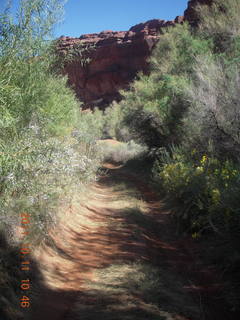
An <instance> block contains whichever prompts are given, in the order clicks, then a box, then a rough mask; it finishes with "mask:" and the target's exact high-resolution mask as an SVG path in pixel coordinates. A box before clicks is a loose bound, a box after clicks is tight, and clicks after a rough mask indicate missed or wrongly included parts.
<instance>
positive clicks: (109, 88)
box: [57, 0, 214, 108]
mask: <svg viewBox="0 0 240 320" xmlns="http://www.w3.org/2000/svg"><path fill="white" fill-rule="evenodd" d="M213 1H214V0H191V1H189V2H188V8H187V10H186V11H185V13H184V17H182V16H178V17H176V19H175V20H173V21H164V20H158V19H155V20H150V21H147V22H145V23H140V24H137V25H135V26H133V27H132V28H130V30H129V31H119V32H116V31H111V30H107V31H102V32H100V33H93V34H85V35H82V36H80V37H79V38H70V37H61V38H59V40H58V41H57V43H58V53H59V55H60V56H61V57H63V59H64V61H65V62H64V64H63V69H62V70H63V73H64V74H67V75H68V81H69V84H70V85H71V86H72V87H73V88H74V90H75V92H76V95H77V97H78V98H79V99H80V100H81V101H83V103H84V104H83V108H93V107H94V106H98V107H100V108H105V106H107V105H108V104H110V103H111V102H112V101H113V100H119V99H120V94H119V90H120V89H126V88H128V87H129V84H130V83H131V81H132V80H133V79H134V78H135V77H136V75H137V73H138V72H139V71H143V72H144V73H146V72H147V71H148V69H149V64H148V57H149V56H150V54H151V52H152V49H153V48H154V46H155V45H156V43H157V42H158V40H159V39H160V37H161V33H162V30H163V29H164V28H166V27H170V26H174V25H175V24H177V23H182V22H183V21H184V20H187V21H188V22H189V23H190V24H191V25H192V26H195V25H196V24H197V15H196V10H195V8H196V5H197V4H198V3H200V4H209V5H210V4H211V3H212V2H213ZM81 48H82V49H84V48H85V51H83V53H82V54H81V52H82V51H81ZM86 48H88V49H87V50H86ZM69 57H70V59H69ZM79 58H80V59H79ZM82 58H84V59H86V61H89V62H88V63H84V64H83V63H82V61H84V60H82Z"/></svg>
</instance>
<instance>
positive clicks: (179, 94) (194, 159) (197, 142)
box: [115, 0, 240, 310]
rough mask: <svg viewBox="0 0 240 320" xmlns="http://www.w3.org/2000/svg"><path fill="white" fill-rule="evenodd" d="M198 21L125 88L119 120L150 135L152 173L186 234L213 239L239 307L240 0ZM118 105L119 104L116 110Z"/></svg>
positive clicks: (168, 38) (175, 31) (169, 36)
mask: <svg viewBox="0 0 240 320" xmlns="http://www.w3.org/2000/svg"><path fill="white" fill-rule="evenodd" d="M196 12H197V15H198V18H199V25H198V27H196V28H194V29H192V28H191V27H190V26H189V25H188V24H187V23H184V24H182V25H178V26H176V27H174V28H170V29H169V30H168V31H166V32H165V33H164V35H163V36H162V37H161V40H160V41H159V43H158V45H157V47H156V49H155V51H154V53H153V55H152V57H151V59H150V63H151V66H152V69H151V74H150V75H149V76H146V75H143V74H140V75H139V77H138V79H137V80H136V81H135V82H134V83H133V84H132V87H131V90H129V91H125V92H122V96H123V100H122V101H121V102H120V104H119V106H117V107H118V108H119V110H121V114H122V117H119V119H120V123H118V127H121V130H122V131H124V130H125V132H128V135H129V136H130V139H135V140H136V141H144V142H145V143H146V144H147V145H148V147H149V148H150V150H151V152H150V153H151V157H153V159H154V161H153V166H152V179H153V181H154V182H155V184H156V186H157V188H158V189H159V192H160V193H161V194H164V195H165V197H166V201H168V202H169V201H170V203H172V207H173V212H174V214H173V217H174V219H175V221H176V222H177V225H178V230H179V234H183V233H186V232H188V233H190V234H192V237H193V238H195V239H198V240H199V241H204V240H205V241H206V243H207V241H209V243H213V246H214V250H212V251H211V253H209V255H212V260H213V261H214V263H216V264H218V265H219V266H220V268H222V271H223V273H224V275H225V276H226V278H227V279H228V280H229V279H230V280H229V287H230V291H229V293H228V294H226V299H227V301H228V303H229V305H230V306H231V308H232V310H235V309H237V308H239V304H238V302H237V296H239V284H240V283H239V272H238V271H237V270H238V269H239V263H240V250H239V245H238V244H239V235H240V220H239V217H240V216H239V213H240V211H239V210H240V206H239V204H240V203H239V192H240V166H239V147H240V140H239V110H240V109H239V63H240V60H239V39H240V38H239V37H240V34H239V28H238V25H239V21H238V16H239V14H240V4H239V2H238V1H231V0H229V1H222V0H217V1H214V4H213V5H212V6H200V5H199V6H197V7H196ZM115 112H116V111H115Z"/></svg>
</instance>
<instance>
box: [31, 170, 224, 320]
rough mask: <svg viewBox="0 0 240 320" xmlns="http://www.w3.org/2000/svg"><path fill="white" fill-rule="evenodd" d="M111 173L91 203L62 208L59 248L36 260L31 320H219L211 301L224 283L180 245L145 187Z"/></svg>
mask: <svg viewBox="0 0 240 320" xmlns="http://www.w3.org/2000/svg"><path fill="white" fill-rule="evenodd" d="M107 168H108V169H109V174H108V175H106V176H104V177H102V178H101V179H100V181H99V182H98V183H96V184H95V185H93V186H92V187H91V189H89V190H88V195H87V196H85V199H83V198H81V200H79V201H78V199H77V198H76V200H75V202H74V204H73V205H72V206H71V207H70V208H63V215H62V220H61V221H60V224H59V226H58V227H57V229H56V230H53V231H52V233H51V236H52V239H53V241H54V243H55V248H53V246H52V245H50V244H49V245H47V244H45V245H44V246H42V247H41V248H39V250H38V251H37V252H36V254H35V256H36V259H37V261H38V262H39V263H40V269H41V271H42V274H43V277H44V283H43V284H42V287H41V288H35V291H36V302H35V304H34V305H33V308H32V312H31V315H30V319H34V320H38V319H41V320H42V319H45V320H48V319H49V320H50V319H51V320H74V319H76V320H78V319H79V320H80V319H83V320H93V319H98V320H103V319H104V320H111V319H116V320H120V319H121V320H135V319H138V320H139V319H140V320H141V319H152V320H155V319H159V320H164V319H168V320H173V319H175V320H181V319H182V320H184V319H185V320H187V319H192V320H197V319H199V320H200V319H202V320H206V319H211V320H214V319H218V320H220V318H219V313H218V316H217V315H216V317H215V316H214V312H215V311H214V310H215V305H214V303H215V300H214V299H213V300H209V297H210V295H209V292H210V293H214V294H216V293H217V292H218V290H219V287H218V286H217V279H212V272H211V270H206V268H205V267H204V266H201V263H200V262H199V260H198V259H197V257H196V255H197V248H196V246H195V245H194V244H193V242H192V241H191V239H189V238H186V239H182V240H181V241H179V239H176V237H175V236H174V234H175V232H174V229H173V227H172V226H171V222H170V218H169V212H168V211H166V210H164V209H163V204H162V203H161V201H159V200H158V198H157V196H156V195H155V193H154V192H152V190H151V189H150V188H149V187H148V186H147V184H146V183H145V182H143V181H141V179H139V178H137V177H135V176H134V175H131V174H129V173H128V172H127V171H126V170H125V169H124V168H121V167H115V166H113V165H108V166H107ZM210 278H211V280H210ZM209 281H211V283H210V282H209ZM155 282H156V283H155ZM155 291H156V292H155ZM209 304H210V305H211V306H210V308H209ZM205 305H206V306H205Z"/></svg>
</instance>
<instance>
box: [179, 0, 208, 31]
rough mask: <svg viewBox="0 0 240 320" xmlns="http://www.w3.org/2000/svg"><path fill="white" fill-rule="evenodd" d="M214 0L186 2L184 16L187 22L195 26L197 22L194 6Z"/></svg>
mask: <svg viewBox="0 0 240 320" xmlns="http://www.w3.org/2000/svg"><path fill="white" fill-rule="evenodd" d="M213 1H214V0H191V1H189V2H188V7H187V9H186V10H185V12H184V18H185V19H186V20H187V21H188V22H189V24H190V25H191V26H193V27H195V26H196V25H197V24H198V17H197V13H196V10H195V9H196V6H197V5H198V4H200V5H211V4H212V3H213Z"/></svg>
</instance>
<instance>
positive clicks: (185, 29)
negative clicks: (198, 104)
mask: <svg viewBox="0 0 240 320" xmlns="http://www.w3.org/2000/svg"><path fill="white" fill-rule="evenodd" d="M211 46H212V44H211V41H208V40H204V39H199V38H197V37H196V36H194V35H192V34H191V31H190V28H189V26H188V25H187V24H184V25H179V26H176V27H174V28H171V29H169V30H167V31H166V32H165V33H164V34H163V35H162V36H161V40H160V41H159V43H158V44H157V47H156V49H155V50H154V53H153V56H152V57H151V60H150V62H151V65H152V72H151V74H150V75H143V74H140V75H139V78H138V79H137V80H136V81H135V82H134V83H133V85H132V88H131V90H130V91H126V92H122V95H123V97H124V99H123V101H122V102H120V108H121V110H122V113H123V117H124V118H123V121H122V123H123V125H124V124H125V125H127V126H128V127H129V128H130V130H131V132H132V135H133V137H134V138H135V139H136V138H138V139H140V140H141V141H142V140H143V141H144V142H145V143H147V144H148V145H149V146H151V147H156V146H157V147H159V146H163V145H165V146H167V145H168V144H171V143H178V142H179V141H180V139H181V132H182V129H181V127H182V125H181V124H182V116H183V113H184V111H185V110H186V108H187V106H188V103H187V100H186V94H185V88H187V87H188V85H189V81H190V79H189V78H190V74H191V72H192V69H193V65H194V63H195V57H196V54H200V53H202V54H203V53H208V52H209V51H210V49H211Z"/></svg>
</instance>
